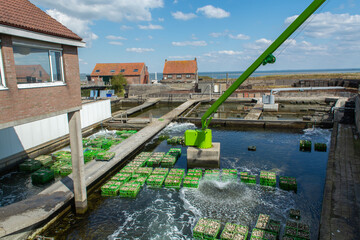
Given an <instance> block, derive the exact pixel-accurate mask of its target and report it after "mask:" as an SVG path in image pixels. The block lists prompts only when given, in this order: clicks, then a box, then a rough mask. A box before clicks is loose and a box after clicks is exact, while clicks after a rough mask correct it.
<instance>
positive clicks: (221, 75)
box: [149, 68, 360, 80]
mask: <svg viewBox="0 0 360 240" xmlns="http://www.w3.org/2000/svg"><path fill="white" fill-rule="evenodd" d="M355 72H360V68H353V69H319V70H284V71H256V72H254V73H253V74H252V75H251V76H252V77H259V76H267V75H289V74H313V73H355ZM227 73H228V74H229V78H234V79H237V78H238V77H239V76H240V75H241V74H242V73H243V72H199V76H208V77H211V78H213V79H225V78H226V74H227ZM149 75H150V80H155V73H150V74H149ZM162 78H163V74H162V73H157V79H158V80H161V79H162Z"/></svg>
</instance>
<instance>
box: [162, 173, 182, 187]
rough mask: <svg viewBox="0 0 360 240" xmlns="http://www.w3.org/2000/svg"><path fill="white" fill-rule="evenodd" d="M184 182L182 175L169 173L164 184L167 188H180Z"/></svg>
mask: <svg viewBox="0 0 360 240" xmlns="http://www.w3.org/2000/svg"><path fill="white" fill-rule="evenodd" d="M181 183H182V177H180V176H173V175H168V176H167V177H166V179H165V182H164V185H165V187H167V188H175V189H180V187H181Z"/></svg>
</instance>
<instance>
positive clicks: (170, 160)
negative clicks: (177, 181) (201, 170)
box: [161, 154, 177, 168]
mask: <svg viewBox="0 0 360 240" xmlns="http://www.w3.org/2000/svg"><path fill="white" fill-rule="evenodd" d="M176 160H177V158H176V157H175V156H173V155H169V154H166V155H165V156H164V157H163V159H162V160H161V167H168V168H170V167H174V165H175V163H176Z"/></svg>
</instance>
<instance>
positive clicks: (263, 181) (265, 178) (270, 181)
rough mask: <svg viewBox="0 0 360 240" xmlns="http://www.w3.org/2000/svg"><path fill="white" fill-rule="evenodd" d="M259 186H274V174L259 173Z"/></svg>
mask: <svg viewBox="0 0 360 240" xmlns="http://www.w3.org/2000/svg"><path fill="white" fill-rule="evenodd" d="M260 185H263V186H270V187H275V186H276V173H274V172H268V171H261V172H260Z"/></svg>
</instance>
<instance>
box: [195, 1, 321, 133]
mask: <svg viewBox="0 0 360 240" xmlns="http://www.w3.org/2000/svg"><path fill="white" fill-rule="evenodd" d="M325 1H326V0H314V1H313V2H312V3H311V4H310V5H309V6H308V7H307V8H306V9H305V10H304V11H303V12H302V13H301V14H300V15H299V16H298V17H297V18H296V19H295V21H294V22H293V23H291V24H290V26H289V27H288V28H287V29H286V30H285V31H284V32H283V33H282V34H281V35H280V36H279V37H278V38H277V39H276V40H275V41H274V42H273V43H272V44H271V45H270V46H269V47H268V48H267V49H266V50H265V52H263V54H261V55H260V57H258V59H256V61H255V62H254V63H253V64H252V65H251V66H250V67H249V68H248V69H246V71H245V72H244V73H243V74H241V76H240V77H239V78H238V79H237V80H236V81H235V82H234V83H233V84H232V85H231V86H230V87H229V88H228V89H227V90H226V91H225V92H224V94H223V95H221V96H220V97H219V99H218V100H217V101H216V102H215V103H214V104H213V105H211V107H210V108H209V109H208V110H207V111H206V112H205V114H204V115H203V116H202V117H201V124H202V130H205V129H207V127H208V126H209V124H210V121H211V119H212V117H210V116H211V114H213V113H214V112H216V111H217V109H218V107H219V106H220V105H221V104H222V103H223V102H225V100H226V99H227V98H228V97H230V95H231V94H232V93H233V92H234V91H235V90H236V89H237V88H238V87H239V86H240V85H241V84H242V83H243V82H244V81H245V80H246V79H247V78H248V77H249V76H250V75H251V74H252V73H253V72H255V70H256V69H257V68H258V67H259V66H260V65H261V64H264V65H265V64H266V63H267V62H269V60H268V59H269V58H268V57H269V56H270V58H271V56H272V55H271V54H272V53H274V52H275V50H276V49H278V48H279V47H280V46H281V44H283V43H284V42H285V41H286V39H288V38H289V37H290V36H291V34H293V33H294V32H295V31H296V29H298V28H299V27H300V26H301V24H303V23H304V22H305V21H306V19H308V18H309V17H310V16H311V15H312V14H313V13H314V12H315V11H316V10H317V9H318V8H319V7H320V6H321V5H322V4H323V3H324V2H325ZM274 61H275V58H273V61H272V62H274ZM272 62H271V61H270V62H269V63H272ZM209 117H210V118H209Z"/></svg>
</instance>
